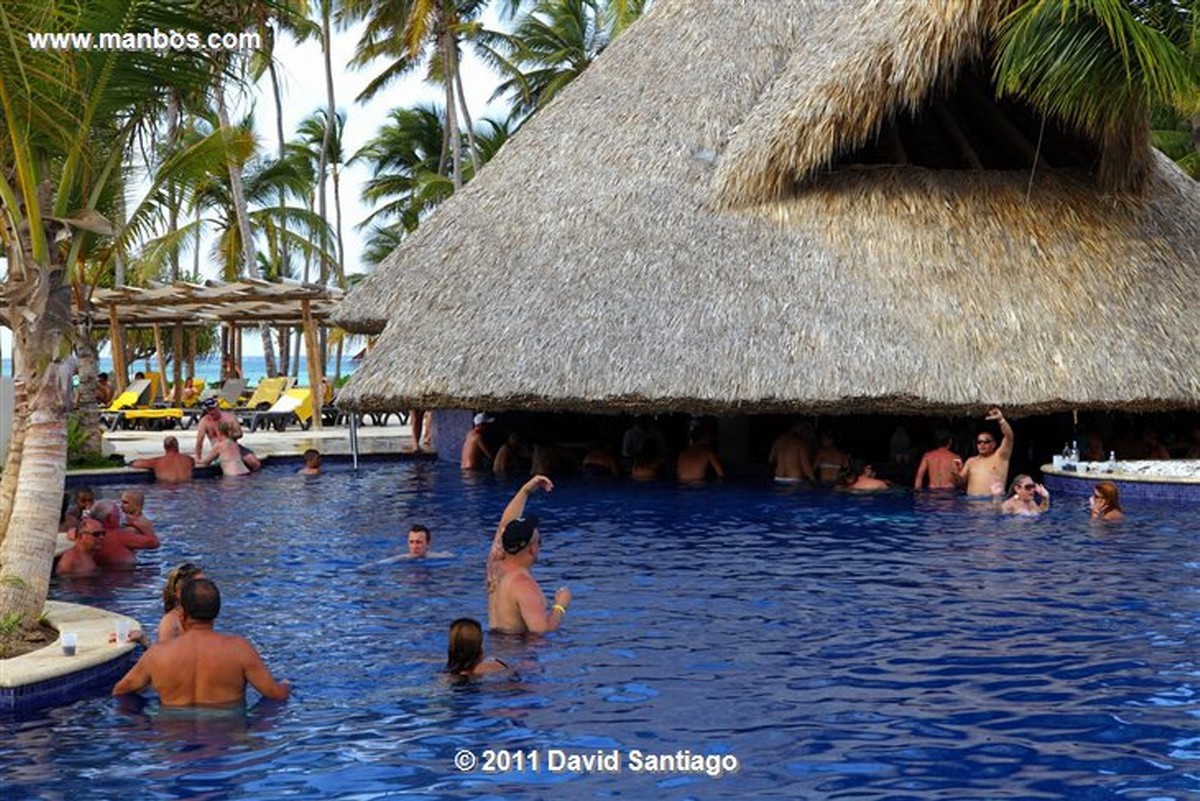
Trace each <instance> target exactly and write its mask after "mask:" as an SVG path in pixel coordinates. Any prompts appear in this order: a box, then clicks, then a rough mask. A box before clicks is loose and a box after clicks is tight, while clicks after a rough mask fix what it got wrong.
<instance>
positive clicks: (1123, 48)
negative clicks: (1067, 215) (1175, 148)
mask: <svg viewBox="0 0 1200 801" xmlns="http://www.w3.org/2000/svg"><path fill="white" fill-rule="evenodd" d="M1154 5H1161V4H1155V3H1129V2H1127V0H1023V2H1021V3H1020V4H1019V5H1018V6H1017V8H1016V9H1014V10H1013V11H1012V12H1011V13H1010V14H1008V15H1007V16H1005V17H1004V18H1003V19H1002V20H1001V23H1000V40H999V52H998V54H997V57H996V79H997V85H998V87H999V90H1000V91H1001V92H1002V93H1006V94H1012V95H1017V96H1019V97H1021V98H1023V99H1025V100H1027V101H1028V102H1029V103H1031V104H1032V105H1033V106H1034V107H1035V108H1037V109H1038V110H1040V111H1041V112H1043V113H1044V114H1047V115H1050V116H1053V117H1056V118H1058V119H1060V120H1062V121H1064V122H1065V123H1066V124H1068V125H1070V126H1072V127H1075V128H1078V129H1079V130H1081V131H1083V132H1085V133H1086V134H1088V135H1089V136H1091V137H1092V138H1093V139H1095V141H1097V142H1098V143H1099V144H1100V153H1101V155H1100V169H1099V183H1100V185H1101V186H1102V187H1105V188H1107V189H1115V190H1128V189H1135V190H1136V189H1140V187H1141V186H1142V185H1143V184H1144V181H1145V178H1146V175H1145V173H1144V172H1143V169H1144V165H1143V164H1141V163H1139V162H1138V161H1137V160H1136V159H1131V158H1130V154H1131V153H1133V152H1136V151H1135V148H1134V145H1135V144H1136V143H1137V142H1139V141H1140V139H1141V137H1142V136H1144V135H1145V133H1146V130H1147V126H1148V125H1149V115H1150V111H1151V109H1152V108H1154V107H1155V106H1157V105H1166V106H1173V107H1177V108H1181V109H1190V111H1191V112H1195V111H1196V110H1197V103H1196V98H1197V85H1198V82H1200V74H1198V71H1197V67H1196V59H1195V57H1194V56H1195V54H1194V52H1193V53H1192V55H1191V56H1190V57H1189V54H1188V53H1187V51H1186V50H1183V49H1181V48H1180V46H1179V44H1178V43H1177V42H1176V41H1173V40H1172V38H1171V36H1170V35H1168V33H1166V32H1164V31H1163V30H1160V29H1158V28H1156V27H1154V20H1153V19H1152V18H1150V17H1147V15H1146V9H1147V8H1150V7H1151V6H1154ZM1193 5H1194V4H1193ZM1180 8H1183V6H1180ZM1192 22H1193V25H1192V31H1193V32H1194V30H1195V28H1194V19H1193V21H1192Z"/></svg>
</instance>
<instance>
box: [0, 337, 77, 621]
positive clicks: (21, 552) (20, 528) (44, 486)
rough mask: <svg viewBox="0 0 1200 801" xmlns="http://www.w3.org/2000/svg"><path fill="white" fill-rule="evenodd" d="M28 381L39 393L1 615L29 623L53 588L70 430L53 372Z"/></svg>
mask: <svg viewBox="0 0 1200 801" xmlns="http://www.w3.org/2000/svg"><path fill="white" fill-rule="evenodd" d="M13 333H14V339H16V338H17V332H16V331H14V332H13ZM22 339H24V337H22ZM18 341H19V340H18ZM20 347H28V346H27V345H21V346H20ZM44 355H45V354H41V353H30V354H28V355H27V357H26V359H25V361H26V363H27V364H37V362H38V361H39V359H38V358H37V357H40V356H44ZM41 361H43V363H44V359H43V360H41ZM25 380H26V381H28V382H29V385H30V386H36V387H37V390H36V391H35V392H34V394H33V397H32V399H31V402H30V404H29V407H30V410H29V418H28V425H27V426H26V430H25V442H24V447H23V448H22V454H21V466H20V476H19V478H18V481H17V491H16V494H15V496H14V498H13V505H12V513H11V515H10V517H9V520H8V526H7V527H6V536H5V537H4V542H3V544H0V613H2V614H11V613H16V614H19V615H20V616H21V617H22V618H23V619H25V620H26V621H30V620H33V619H34V618H36V617H37V616H38V615H40V614H41V612H42V608H43V607H44V606H45V605H46V596H47V594H48V593H49V590H50V569H51V565H52V563H53V561H54V544H55V541H56V534H57V531H58V511H59V509H60V508H61V504H62V493H63V483H64V479H65V477H66V471H67V429H66V425H65V416H64V413H65V409H64V408H63V402H62V394H61V393H60V392H59V390H58V381H57V377H56V375H55V373H54V370H53V368H48V369H47V368H37V369H36V370H35V371H34V372H33V374H32V375H30V376H28V377H27V378H26V379H25Z"/></svg>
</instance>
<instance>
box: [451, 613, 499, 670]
mask: <svg viewBox="0 0 1200 801" xmlns="http://www.w3.org/2000/svg"><path fill="white" fill-rule="evenodd" d="M507 669H508V665H506V664H504V663H503V662H501V661H500V660H499V659H496V658H495V657H490V656H484V655H483V628H482V627H481V626H480V625H479V621H478V620H473V619H471V618H469V617H460V618H459V619H458V620H456V621H454V622H453V623H451V624H450V645H449V647H448V648H447V654H446V672H447V673H452V674H454V675H455V676H483V675H486V674H488V673H496V672H497V671H501V670H507Z"/></svg>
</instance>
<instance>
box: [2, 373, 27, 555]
mask: <svg viewBox="0 0 1200 801" xmlns="http://www.w3.org/2000/svg"><path fill="white" fill-rule="evenodd" d="M14 372H16V371H14ZM28 423H29V398H28V396H27V395H26V393H25V382H24V381H13V420H12V437H11V438H10V439H9V441H8V456H6V457H5V459H4V475H3V476H0V548H2V547H3V544H4V535H5V533H6V532H7V531H8V521H9V518H10V517H11V516H12V510H13V500H14V499H15V498H16V497H17V479H18V478H20V477H21V453H22V450H23V449H24V447H25V429H26V427H27V425H28Z"/></svg>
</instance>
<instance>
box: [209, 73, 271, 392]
mask: <svg viewBox="0 0 1200 801" xmlns="http://www.w3.org/2000/svg"><path fill="white" fill-rule="evenodd" d="M216 90H217V115H218V118H219V120H220V123H221V128H222V129H223V130H225V131H226V132H228V131H231V130H232V126H231V125H230V124H229V111H228V109H226V107H225V85H224V83H223V82H222V81H218V82H217V87H216ZM229 192H230V194H231V195H232V196H233V209H234V213H235V214H236V215H237V224H238V231H239V232H240V233H241V236H242V261H243V267H242V272H243V274H244V275H245V276H246V277H247V278H251V277H254V276H255V274H256V273H258V265H257V261H256V259H255V253H254V233H253V232H252V231H251V230H250V212H249V210H248V209H247V207H246V193H245V192H244V191H243V190H242V171H241V166H240V165H237V164H233V163H230V165H229ZM258 277H260V278H264V279H265V277H266V276H262V275H259V276H258ZM258 331H259V333H260V334H261V335H262V345H263V362H264V363H265V366H266V368H267V375H268V376H276V375H279V370H278V369H277V368H276V363H275V343H274V342H273V341H272V340H271V327H270V326H268V325H266V324H262V325H259V327H258Z"/></svg>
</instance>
